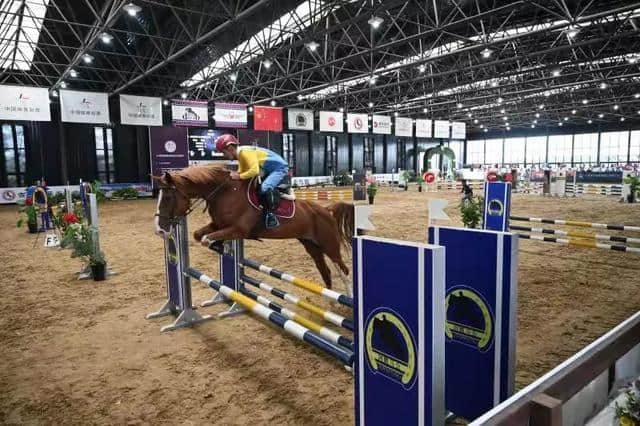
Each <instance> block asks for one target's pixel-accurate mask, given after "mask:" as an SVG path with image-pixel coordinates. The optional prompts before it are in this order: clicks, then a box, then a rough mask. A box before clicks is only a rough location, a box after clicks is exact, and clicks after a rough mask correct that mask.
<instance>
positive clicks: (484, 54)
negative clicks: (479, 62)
mask: <svg viewBox="0 0 640 426" xmlns="http://www.w3.org/2000/svg"><path fill="white" fill-rule="evenodd" d="M492 53H493V50H491V49H489V48H488V47H486V48H484V50H481V51H480V54H481V55H482V57H483V58H485V59H486V58H488V57H490V56H491V54H492Z"/></svg>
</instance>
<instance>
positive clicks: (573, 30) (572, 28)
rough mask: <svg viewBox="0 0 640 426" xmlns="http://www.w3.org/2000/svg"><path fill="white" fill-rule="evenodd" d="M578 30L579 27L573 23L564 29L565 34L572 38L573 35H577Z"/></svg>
mask: <svg viewBox="0 0 640 426" xmlns="http://www.w3.org/2000/svg"><path fill="white" fill-rule="evenodd" d="M579 32H580V27H577V26H575V25H571V26H570V27H569V28H567V29H566V30H565V34H567V37H569V38H574V37H575V36H577V35H578V33H579Z"/></svg>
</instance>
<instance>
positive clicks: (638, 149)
mask: <svg viewBox="0 0 640 426" xmlns="http://www.w3.org/2000/svg"><path fill="white" fill-rule="evenodd" d="M629 154H630V158H631V162H632V163H637V162H640V130H634V131H633V132H631V149H630V151H629Z"/></svg>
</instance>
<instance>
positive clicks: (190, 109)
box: [171, 99, 209, 127]
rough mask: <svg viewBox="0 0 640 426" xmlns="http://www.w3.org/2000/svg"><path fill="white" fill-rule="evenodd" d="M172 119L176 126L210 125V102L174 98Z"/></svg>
mask: <svg viewBox="0 0 640 426" xmlns="http://www.w3.org/2000/svg"><path fill="white" fill-rule="evenodd" d="M171 121H172V122H173V125H174V126H180V127H189V126H192V127H208V126H209V107H208V102H207V101H191V100H185V99H173V100H172V101H171Z"/></svg>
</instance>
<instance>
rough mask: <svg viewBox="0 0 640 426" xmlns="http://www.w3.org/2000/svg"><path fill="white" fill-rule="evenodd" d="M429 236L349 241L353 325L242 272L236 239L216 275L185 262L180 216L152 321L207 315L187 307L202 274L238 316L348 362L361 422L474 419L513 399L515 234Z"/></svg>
mask: <svg viewBox="0 0 640 426" xmlns="http://www.w3.org/2000/svg"><path fill="white" fill-rule="evenodd" d="M367 207H368V206H367ZM429 241H430V242H432V243H437V245H435V246H434V245H425V244H420V243H411V242H406V241H395V240H387V239H382V238H375V237H366V236H356V237H354V245H353V253H354V263H353V272H352V277H353V280H354V282H353V284H354V291H355V292H356V294H357V295H358V297H357V303H355V304H354V310H353V312H354V319H353V321H351V320H348V319H346V318H344V317H342V316H340V315H337V314H333V313H330V312H329V311H327V310H324V309H322V308H319V307H317V306H315V305H311V304H307V302H304V303H300V302H302V301H301V300H300V298H297V297H295V296H293V295H291V294H290V293H287V292H284V291H282V290H279V289H276V288H274V287H271V286H269V285H268V284H266V283H261V282H260V281H258V280H255V279H254V280H250V279H248V278H250V277H247V276H244V274H243V273H242V268H244V267H245V265H244V263H245V262H240V261H238V258H240V259H241V258H242V257H240V256H243V253H242V252H240V253H238V252H237V250H242V245H241V244H240V242H239V241H232V242H227V243H225V252H224V254H223V255H221V261H220V274H221V279H220V280H216V279H214V278H211V277H210V276H207V275H205V274H203V273H202V272H200V271H197V270H195V269H194V268H192V267H190V266H189V253H188V232H187V226H186V220H184V219H182V220H181V221H180V223H179V224H178V225H177V226H175V227H174V229H172V232H171V233H170V234H169V235H167V237H166V239H165V268H166V277H167V302H166V303H165V305H164V306H163V307H162V309H160V311H159V312H157V313H154V314H150V315H149V316H148V318H155V317H158V316H164V315H174V316H177V318H176V319H175V321H174V322H173V323H172V324H170V325H168V326H165V327H163V328H162V330H163V331H168V330H173V329H175V328H178V327H186V326H191V325H193V324H196V323H200V322H203V321H207V320H209V319H211V318H212V316H210V315H201V314H199V313H198V312H197V311H196V309H195V308H194V307H193V304H192V298H191V279H197V280H199V281H200V282H202V283H204V284H205V285H207V286H208V287H210V288H212V289H214V290H215V291H216V292H217V295H216V297H215V298H214V299H213V300H216V299H218V300H219V301H223V302H224V303H226V304H232V308H233V306H237V307H238V308H236V309H235V310H233V313H239V312H253V313H255V314H256V315H258V316H259V317H261V318H263V319H265V320H267V321H269V322H271V323H273V324H275V325H276V326H278V327H280V328H283V329H284V330H285V331H286V332H287V333H289V334H291V335H293V336H295V337H296V338H298V339H299V340H302V341H305V342H307V343H308V344H310V345H311V346H313V347H315V348H317V349H319V350H321V351H323V352H324V353H327V354H328V355H330V356H331V357H333V358H334V359H337V360H338V361H339V362H340V364H341V365H345V366H349V367H350V366H351V365H353V368H354V370H355V386H356V389H357V390H356V395H357V397H356V423H357V424H359V425H364V424H367V425H378V424H380V425H382V424H390V423H394V422H395V423H398V422H399V423H401V424H409V423H410V424H424V425H442V424H443V423H444V418H445V414H446V410H450V411H453V412H455V413H456V415H458V416H462V417H465V418H468V419H473V418H475V417H477V416H479V415H481V414H482V413H484V412H486V411H487V410H489V409H490V408H491V407H493V406H495V405H496V404H498V403H499V402H500V401H503V400H505V399H506V398H508V396H509V395H510V394H511V393H512V392H513V390H514V386H515V335H516V333H515V332H516V322H515V312H516V309H515V306H516V305H515V302H516V300H517V264H518V262H517V238H516V237H514V236H511V235H508V234H504V233H499V232H486V231H481V230H468V229H461V228H444V227H443V228H440V227H433V228H430V229H429ZM443 247H444V248H443ZM445 249H446V250H447V251H448V252H451V253H463V255H464V257H465V259H467V260H468V261H469V262H471V263H472V264H473V267H472V268H459V265H458V262H457V261H456V259H458V257H457V255H456V257H451V259H449V260H448V261H447V260H446V259H445V252H444V250H445ZM227 250H229V251H227ZM246 268H249V267H248V266H247V267H246ZM263 269H264V268H263ZM270 270H271V271H273V269H270ZM478 271H482V273H480V274H479V273H478ZM269 275H270V274H269ZM285 275H286V274H285ZM270 276H271V275H270ZM445 277H446V279H445ZM274 278H277V277H274ZM399 278H401V279H399ZM460 282H464V286H463V287H460V286H459V285H458V284H459V283H460ZM248 285H252V286H253V287H255V288H259V289H261V290H263V291H266V292H268V293H270V294H272V295H274V296H277V297H279V298H281V299H282V300H285V301H288V302H290V303H292V304H293V305H296V306H299V307H303V306H305V308H307V309H306V310H308V311H309V312H311V313H313V314H315V315H317V316H319V317H320V318H323V319H325V320H327V322H328V323H330V324H333V325H336V326H337V325H340V326H341V327H342V328H343V329H347V330H348V329H349V328H351V329H355V332H354V340H353V343H352V342H351V339H349V337H347V336H341V335H340V334H339V333H337V332H335V331H334V332H333V333H332V334H328V333H327V331H328V330H329V328H328V327H324V326H321V325H319V324H316V323H315V322H313V321H309V320H308V319H301V317H300V316H299V315H298V314H297V313H295V312H293V311H291V310H288V309H287V308H285V307H284V306H281V305H277V304H275V303H274V302H272V301H271V300H269V299H267V298H266V297H262V296H260V295H258V294H256V293H254V292H253V291H250V290H248V288H247V286H248ZM315 294H317V293H315ZM407 295H411V296H410V297H408V296H407ZM338 299H341V298H340V297H338ZM329 300H334V301H335V300H336V298H335V297H329ZM343 300H344V299H343ZM345 306H346V305H345ZM470 306H473V307H474V308H473V309H471V311H469V309H470ZM231 311H232V310H231V309H229V311H227V312H223V314H227V313H229V312H231ZM470 312H471V313H470ZM219 316H221V315H219ZM320 327H322V328H320ZM350 348H353V350H351V349H350ZM445 352H446V354H447V356H446V357H445ZM418 377H420V380H418ZM470 377H471V378H473V381H474V386H473V387H470V386H469V380H470ZM445 379H446V383H447V387H446V389H445V387H444V383H445ZM382 393H384V395H385V398H384V399H383V400H380V398H379V395H380V394H382ZM445 406H446V410H445Z"/></svg>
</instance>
